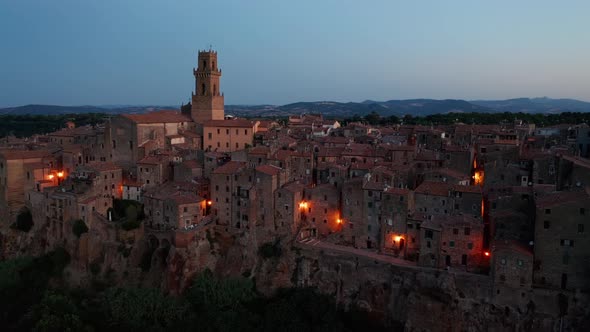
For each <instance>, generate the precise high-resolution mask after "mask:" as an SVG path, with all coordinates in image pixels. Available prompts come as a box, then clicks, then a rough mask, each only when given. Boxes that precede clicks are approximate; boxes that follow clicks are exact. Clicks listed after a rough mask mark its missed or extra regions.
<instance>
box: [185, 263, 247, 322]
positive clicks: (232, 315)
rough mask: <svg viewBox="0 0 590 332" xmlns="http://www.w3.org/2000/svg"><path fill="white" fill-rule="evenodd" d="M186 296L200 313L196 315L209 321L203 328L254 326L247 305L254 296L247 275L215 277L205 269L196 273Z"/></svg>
mask: <svg viewBox="0 0 590 332" xmlns="http://www.w3.org/2000/svg"><path fill="white" fill-rule="evenodd" d="M186 298H187V300H188V302H189V303H190V304H191V305H192V306H193V308H194V309H195V310H196V311H197V312H199V313H200V314H199V319H200V320H203V321H207V322H209V326H208V327H207V328H206V330H214V331H215V330H220V331H236V330H248V329H249V328H248V327H252V328H253V327H254V326H255V325H254V324H253V322H252V321H251V319H252V315H251V313H249V312H248V309H247V304H248V303H250V302H251V301H253V300H254V299H255V298H256V293H255V291H254V284H253V282H252V281H251V280H250V279H245V278H240V279H231V278H228V279H218V278H216V277H215V276H214V275H213V273H212V272H211V271H210V270H205V271H204V272H202V273H200V274H199V275H197V277H196V278H195V280H194V281H193V286H192V287H191V288H190V289H189V290H188V292H187V294H186Z"/></svg>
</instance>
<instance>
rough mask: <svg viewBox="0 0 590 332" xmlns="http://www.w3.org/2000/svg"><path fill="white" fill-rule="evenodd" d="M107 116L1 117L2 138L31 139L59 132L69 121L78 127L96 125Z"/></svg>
mask: <svg viewBox="0 0 590 332" xmlns="http://www.w3.org/2000/svg"><path fill="white" fill-rule="evenodd" d="M104 118H105V114H100V113H87V114H62V115H0V137H5V136H8V135H14V136H16V137H29V136H32V135H35V134H46V133H50V132H54V131H57V130H59V129H61V128H63V127H64V126H65V123H66V122H68V121H73V122H74V123H76V125H77V126H85V125H88V124H90V125H95V124H98V123H102V122H104Z"/></svg>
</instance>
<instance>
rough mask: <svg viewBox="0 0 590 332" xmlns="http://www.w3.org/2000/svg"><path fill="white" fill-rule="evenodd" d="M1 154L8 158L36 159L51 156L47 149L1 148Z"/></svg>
mask: <svg viewBox="0 0 590 332" xmlns="http://www.w3.org/2000/svg"><path fill="white" fill-rule="evenodd" d="M0 156H2V157H4V159H6V160H16V159H35V158H43V157H47V156H51V153H50V152H49V151H47V150H0Z"/></svg>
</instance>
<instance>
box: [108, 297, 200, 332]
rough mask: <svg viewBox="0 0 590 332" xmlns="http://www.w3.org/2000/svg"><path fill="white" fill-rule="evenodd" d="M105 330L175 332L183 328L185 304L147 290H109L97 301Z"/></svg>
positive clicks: (187, 314)
mask: <svg viewBox="0 0 590 332" xmlns="http://www.w3.org/2000/svg"><path fill="white" fill-rule="evenodd" d="M100 306H101V310H102V311H103V312H104V314H105V317H107V322H105V323H106V325H108V326H105V327H106V328H112V329H114V330H117V331H123V330H130V331H164V330H169V331H175V330H178V329H179V328H184V329H187V328H188V325H190V324H185V322H186V321H187V320H190V316H191V314H190V311H189V308H190V307H189V305H188V304H187V303H186V302H185V301H183V300H182V299H177V298H173V297H170V296H165V295H163V294H162V293H161V292H160V291H159V290H158V289H151V288H110V289H108V290H107V291H106V292H105V293H104V294H103V295H102V296H101V298H100Z"/></svg>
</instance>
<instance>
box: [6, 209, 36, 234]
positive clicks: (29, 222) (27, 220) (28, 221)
mask: <svg viewBox="0 0 590 332" xmlns="http://www.w3.org/2000/svg"><path fill="white" fill-rule="evenodd" d="M11 227H12V228H13V229H18V230H19V231H23V232H28V231H30V230H31V228H33V215H32V214H31V211H29V209H27V208H24V209H22V210H21V211H20V213H19V214H18V216H16V222H15V223H14V224H12V226H11Z"/></svg>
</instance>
